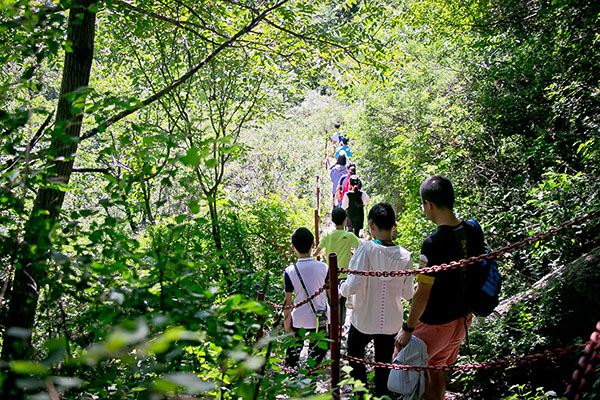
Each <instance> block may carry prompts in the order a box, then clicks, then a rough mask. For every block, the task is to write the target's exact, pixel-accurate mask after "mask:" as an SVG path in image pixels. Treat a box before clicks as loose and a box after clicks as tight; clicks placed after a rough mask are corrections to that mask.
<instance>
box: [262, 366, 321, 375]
mask: <svg viewBox="0 0 600 400" xmlns="http://www.w3.org/2000/svg"><path fill="white" fill-rule="evenodd" d="M274 365H276V366H277V367H279V368H280V369H281V371H283V372H285V373H287V374H290V375H299V374H300V372H301V371H306V375H309V374H312V373H313V372H315V371H318V370H321V369H327V368H329V365H317V366H315V367H310V368H298V369H296V368H290V367H286V366H284V365H281V364H277V363H275V364H274Z"/></svg>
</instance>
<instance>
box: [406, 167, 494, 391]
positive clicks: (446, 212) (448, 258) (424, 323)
mask: <svg viewBox="0 0 600 400" xmlns="http://www.w3.org/2000/svg"><path fill="white" fill-rule="evenodd" d="M419 191H420V194H421V201H422V205H421V209H422V210H423V211H424V212H425V215H426V216H427V218H429V219H430V220H431V221H433V222H434V223H435V224H436V225H437V229H436V231H435V232H433V233H432V234H431V235H429V236H428V237H427V238H426V239H425V241H424V242H423V245H422V246H421V261H420V267H421V268H424V267H431V266H434V265H441V264H447V263H450V262H452V261H458V260H460V259H463V258H468V257H472V256H478V255H480V254H483V253H484V252H485V248H484V242H483V234H482V233H481V231H480V230H479V229H478V228H476V227H475V226H474V225H472V224H470V223H467V222H466V221H461V220H459V219H458V218H456V216H455V215H454V211H453V207H454V189H453V187H452V183H451V182H450V180H449V179H447V178H445V177H443V176H440V175H435V176H431V177H429V178H427V179H425V180H424V181H423V183H422V184H421V188H420V190H419ZM461 274H462V270H461V269H451V270H445V271H440V272H435V273H430V274H419V275H417V290H416V292H415V295H414V296H413V299H412V304H411V308H410V314H409V316H408V319H407V320H406V322H405V323H404V325H402V330H401V331H400V332H398V335H397V337H396V348H397V350H398V349H400V348H402V347H403V346H405V345H406V343H408V341H409V340H410V337H411V335H412V334H414V335H415V336H416V337H418V338H419V339H421V340H423V341H424V342H425V343H426V344H427V353H428V355H429V364H428V365H429V366H430V367H439V366H444V365H449V364H452V363H454V362H455V361H456V358H457V356H458V349H459V347H460V343H461V342H462V340H463V339H464V337H465V335H466V330H467V329H468V327H469V326H470V324H471V314H470V313H469V309H468V306H467V301H466V296H465V295H464V289H463V282H462V281H461V279H462V277H461ZM445 391H446V377H445V373H444V372H443V371H429V374H428V380H427V382H426V384H425V394H424V395H423V399H427V400H429V399H435V400H439V399H442V400H443V399H444V396H445Z"/></svg>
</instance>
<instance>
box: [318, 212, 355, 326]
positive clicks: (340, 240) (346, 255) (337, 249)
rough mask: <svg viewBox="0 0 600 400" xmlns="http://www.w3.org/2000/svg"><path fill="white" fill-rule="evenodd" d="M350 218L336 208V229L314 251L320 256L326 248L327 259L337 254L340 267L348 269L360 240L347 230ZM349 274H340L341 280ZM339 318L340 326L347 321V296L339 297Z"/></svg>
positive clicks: (334, 216) (333, 215) (334, 221)
mask: <svg viewBox="0 0 600 400" xmlns="http://www.w3.org/2000/svg"><path fill="white" fill-rule="evenodd" d="M347 219H348V217H347V215H346V212H345V211H344V210H343V209H341V208H334V209H333V211H332V213H331V220H332V221H333V223H334V224H335V230H333V231H331V232H330V233H328V234H326V235H324V236H323V237H322V238H321V241H320V242H319V246H318V248H317V249H316V250H315V252H314V253H313V257H316V256H318V255H319V254H320V253H321V252H323V249H325V260H326V261H327V262H329V254H331V253H336V254H337V265H338V268H340V269H348V264H349V263H350V258H351V257H352V253H351V250H352V249H356V248H357V247H358V244H359V243H360V240H359V239H358V237H357V236H356V235H354V234H353V233H352V232H346V231H345V230H344V227H345V226H346V220H347ZM346 276H347V274H340V275H339V279H340V282H341V281H342V280H343V279H346ZM339 318H340V327H343V326H344V323H345V322H346V298H345V297H343V296H342V297H340V299H339Z"/></svg>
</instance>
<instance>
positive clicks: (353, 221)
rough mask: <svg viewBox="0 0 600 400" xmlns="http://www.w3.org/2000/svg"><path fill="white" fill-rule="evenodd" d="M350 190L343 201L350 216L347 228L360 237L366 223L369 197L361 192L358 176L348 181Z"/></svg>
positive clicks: (344, 207)
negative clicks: (366, 208)
mask: <svg viewBox="0 0 600 400" xmlns="http://www.w3.org/2000/svg"><path fill="white" fill-rule="evenodd" d="M348 181H349V183H350V190H349V191H347V192H346V193H345V194H344V198H343V199H342V208H343V209H344V210H346V213H347V214H348V222H347V224H346V226H347V227H348V230H349V231H351V232H354V234H355V235H356V236H359V233H360V230H361V229H362V228H363V226H364V223H365V207H367V206H368V205H369V195H368V194H367V193H366V192H365V191H364V190H360V179H358V176H356V175H352V176H351V177H350V179H349V180H348Z"/></svg>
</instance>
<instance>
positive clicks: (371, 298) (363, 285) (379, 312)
mask: <svg viewBox="0 0 600 400" xmlns="http://www.w3.org/2000/svg"><path fill="white" fill-rule="evenodd" d="M368 224H369V230H370V231H371V236H372V237H373V238H374V240H372V241H365V242H361V243H360V245H359V246H358V249H357V250H356V253H355V254H354V256H353V257H352V260H350V265H349V270H359V271H390V272H391V271H401V270H407V269H412V268H413V265H412V261H411V258H410V252H409V251H408V250H406V249H404V248H403V247H401V246H397V245H396V244H394V243H393V241H392V233H393V231H394V229H395V228H396V214H395V213H394V209H393V208H392V206H391V205H389V204H387V203H377V204H375V205H374V206H373V208H371V210H370V211H369V215H368ZM340 293H341V295H342V296H344V297H349V296H351V295H355V298H354V310H353V312H352V317H351V318H350V323H351V325H350V331H349V333H348V355H349V356H354V357H358V358H364V354H365V348H366V346H367V344H368V343H369V342H370V341H371V340H373V341H374V345H375V360H376V361H380V362H389V361H390V360H391V357H392V354H393V353H394V338H395V336H396V333H398V330H399V329H400V328H401V327H402V316H403V309H402V299H407V300H408V299H410V298H411V297H412V295H413V279H412V276H395V277H383V276H382V277H373V276H361V275H356V274H348V279H347V280H346V281H345V282H343V283H342V284H341V286H340ZM350 366H351V367H352V368H353V370H352V372H351V376H352V377H353V378H354V379H358V380H361V381H362V382H363V383H366V380H367V379H366V378H367V373H366V369H365V366H364V365H362V364H359V363H356V362H350ZM388 375H389V370H388V369H385V368H375V395H376V396H383V395H390V392H389V391H388V390H387V379H388Z"/></svg>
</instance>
